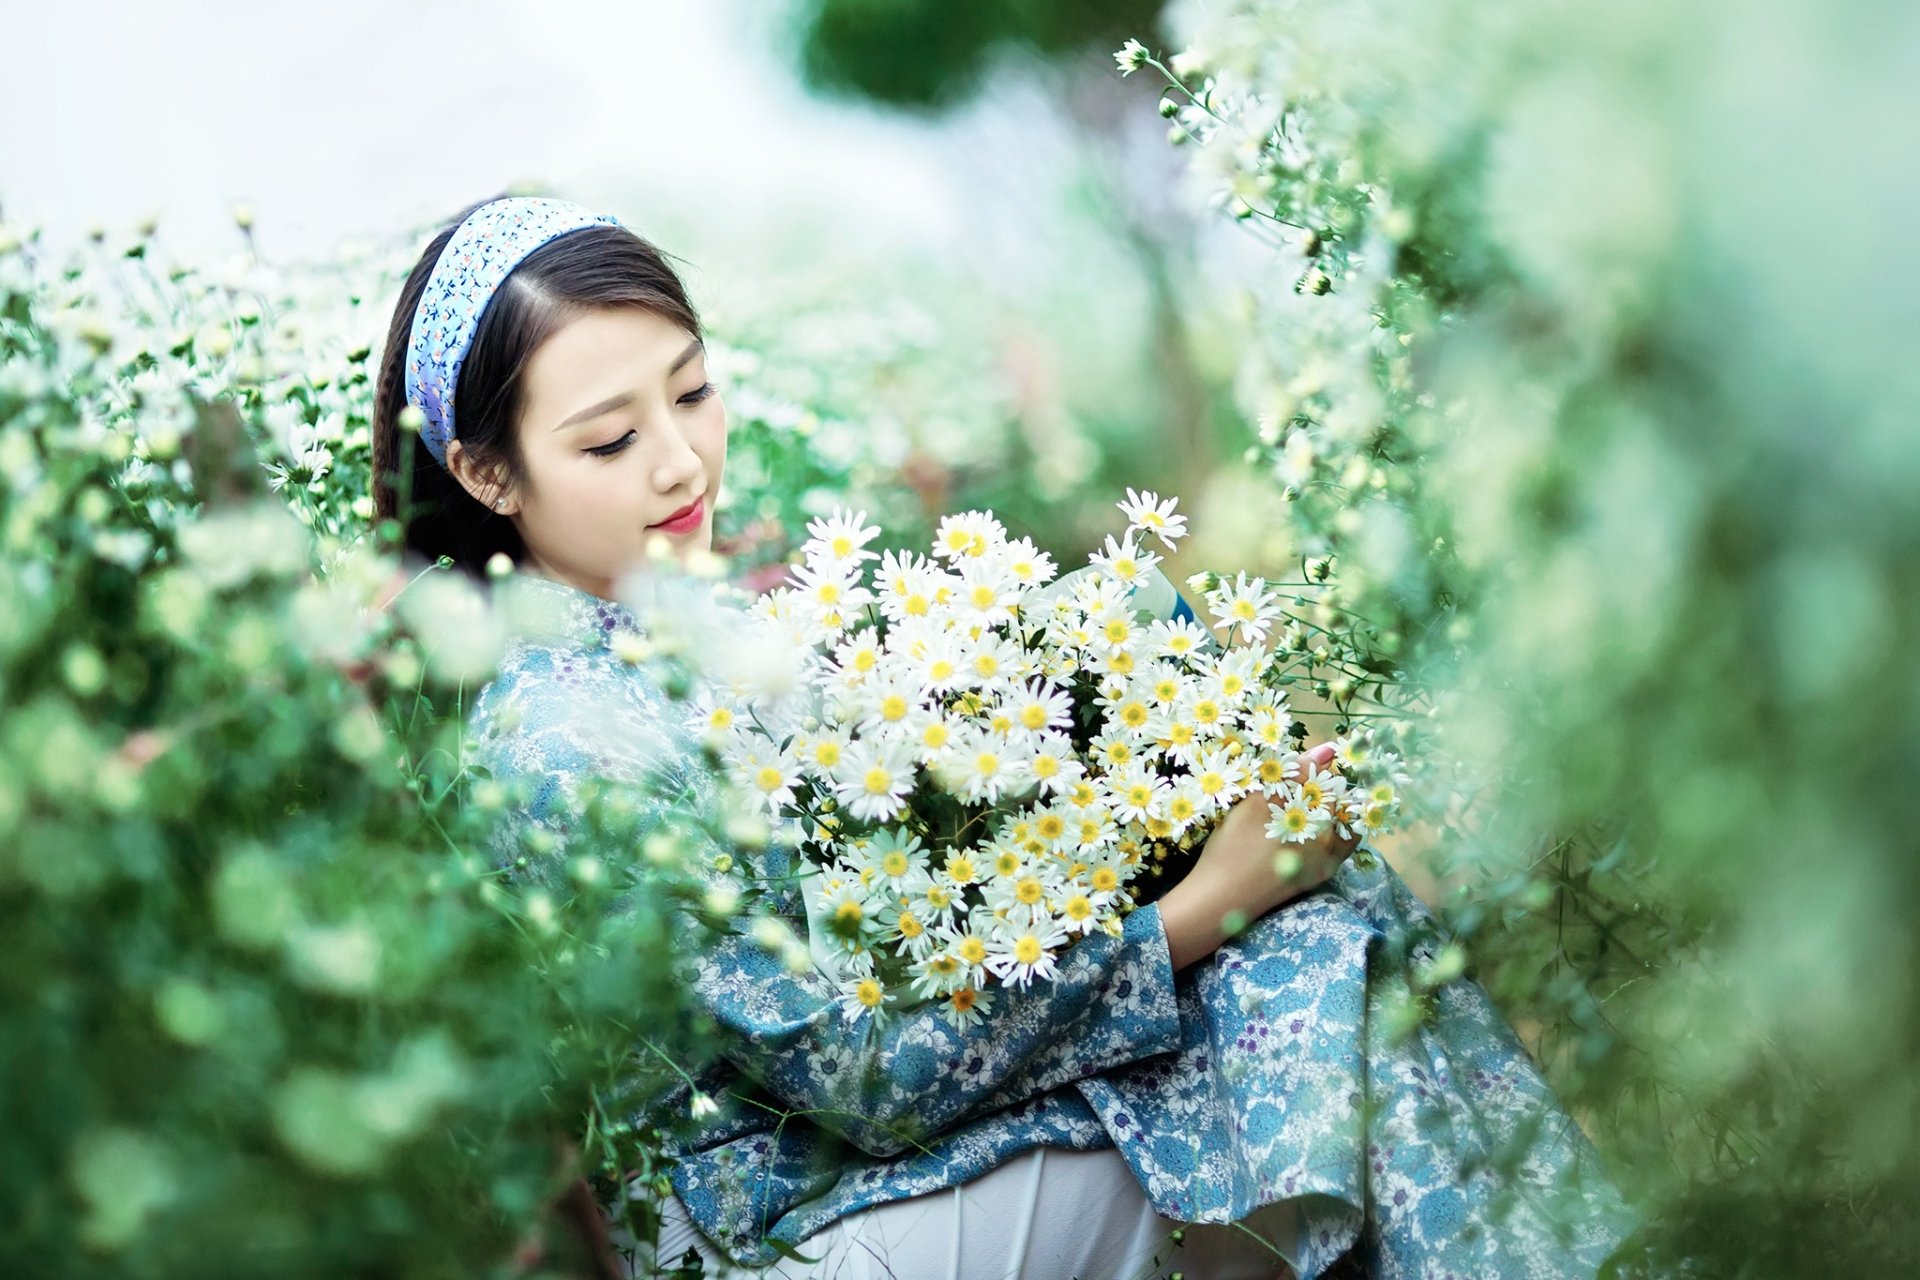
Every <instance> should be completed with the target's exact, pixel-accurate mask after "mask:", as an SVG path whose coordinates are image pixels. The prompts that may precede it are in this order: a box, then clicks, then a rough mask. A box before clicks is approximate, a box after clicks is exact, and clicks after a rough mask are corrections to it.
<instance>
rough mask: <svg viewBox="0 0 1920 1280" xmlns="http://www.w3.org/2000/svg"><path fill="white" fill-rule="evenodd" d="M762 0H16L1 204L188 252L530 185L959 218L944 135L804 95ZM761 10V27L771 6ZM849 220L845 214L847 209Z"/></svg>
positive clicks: (920, 224)
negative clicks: (239, 210) (141, 228)
mask: <svg viewBox="0 0 1920 1280" xmlns="http://www.w3.org/2000/svg"><path fill="white" fill-rule="evenodd" d="M776 7H777V6H775V5H771V4H764V3H763V4H758V5H755V4H753V0H705V2H704V3H703V2H702V0H624V2H622V0H540V2H538V3H534V2H532V0H518V2H516V0H330V2H328V3H323V4H311V3H299V4H296V3H289V2H287V0H250V2H244V0H165V2H161V3H156V2H155V0H60V2H59V3H49V2H47V0H33V2H31V3H29V2H28V0H0V31H4V32H5V33H6V43H7V45H8V46H9V48H8V55H9V56H8V58H7V74H6V76H5V77H3V78H0V118H4V119H5V120H6V121H7V125H6V127H5V129H4V132H0V216H3V217H4V218H5V219H6V220H7V221H8V222H10V223H21V222H26V223H39V224H40V225H41V226H42V227H43V228H44V233H45V235H46V236H47V238H48V239H49V240H51V241H53V242H54V243H55V244H56V245H58V244H62V243H65V242H70V241H72V240H74V239H77V238H78V237H79V236H80V235H81V234H83V233H84V231H85V229H86V227H87V226H88V225H89V224H92V223H100V224H102V225H104V226H106V227H107V228H109V229H110V230H114V231H120V230H125V229H128V228H130V227H131V226H133V225H134V224H135V223H136V222H138V221H139V220H140V219H141V218H142V217H144V216H147V215H150V214H151V215H158V216H159V217H160V220H161V233H162V238H163V239H164V241H165V242H166V243H167V244H168V245H170V246H172V247H173V248H176V249H179V250H181V251H183V252H185V253H187V254H188V255H189V256H198V255H200V254H201V253H207V252H215V251H223V250H228V249H231V248H234V247H237V241H236V239H235V234H234V232H233V229H232V222H231V217H230V210H231V208H232V206H233V205H234V204H235V203H236V202H240V201H246V202H248V203H250V204H251V205H252V206H253V207H254V209H255V212H256V217H257V220H258V227H257V234H258V236H259V239H260V243H261V247H262V250H263V252H265V253H267V254H268V255H269V256H271V257H275V258H279V259H283V260H284V259H287V258H302V257H307V256H311V255H317V254H323V253H326V252H328V251H329V250H331V249H332V248H334V247H335V246H336V245H338V244H339V243H340V242H341V241H342V240H344V239H348V238H353V237H359V236H385V235H390V234H392V233H394V232H395V231H397V230H399V229H401V228H404V227H408V226H413V225H417V224H422V223H425V222H428V221H439V220H441V219H444V218H446V217H448V216H450V215H451V214H452V213H454V212H456V211H457V210H458V209H459V208H460V207H462V206H463V205H465V204H467V203H469V202H470V201H472V200H476V199H479V198H482V197H484V196H487V195H491V194H494V193H495V192H497V191H498V190H499V189H501V188H503V187H505V186H507V185H509V184H510V183H513V182H514V181H516V180H522V179H526V180H533V181H541V182H547V183H551V184H553V185H554V186H556V187H557V188H558V189H559V190H560V192H561V193H563V194H566V195H569V196H572V197H573V198H576V199H580V200H583V201H585V202H587V203H599V204H602V205H604V206H605V207H607V208H609V209H610V210H612V211H614V212H616V213H617V214H618V215H620V216H621V217H622V219H623V220H625V221H629V222H630V223H636V222H637V223H638V224H640V225H644V221H645V215H646V214H647V213H648V211H649V210H651V209H661V210H667V209H672V210H678V211H682V212H684V211H687V210H694V211H697V213H698V214H699V216H700V217H701V218H702V220H703V222H704V223H706V225H708V226H709V227H710V228H712V229H715V230H723V231H724V230H735V229H738V230H741V231H746V230H751V229H753V228H755V227H759V228H761V229H765V228H766V227H767V226H768V225H769V221H768V220H770V219H777V220H779V225H784V226H793V225H796V224H797V223H801V222H808V221H812V220H814V218H819V219H820V220H821V221H822V222H823V223H828V222H830V223H837V224H840V225H841V226H842V227H844V228H846V230H843V231H842V232H841V234H846V235H848V236H849V238H850V242H854V243H862V242H864V243H867V244H871V245H876V246H884V245H897V246H905V245H909V244H914V243H929V242H933V243H937V242H939V241H940V240H942V239H944V238H948V237H951V236H953V235H955V234H956V232H957V231H958V229H959V228H961V227H962V226H964V225H965V218H966V214H965V211H964V208H963V206H964V204H965V203H966V197H965V195H964V192H965V190H966V187H965V184H964V182H956V181H955V178H954V176H953V170H952V168H951V166H950V165H949V164H948V163H945V162H944V161H943V159H942V157H941V155H940V150H941V143H940V138H941V137H942V135H943V133H944V132H946V131H944V130H942V129H939V128H935V127H932V126H928V125H923V124H917V123H912V122H902V121H899V120H894V119H887V118H883V117H881V116H879V115H877V114H873V113H868V112H865V111H859V110H854V109H848V108H841V107H835V106H828V105H825V104H821V103H818V102H815V101H813V100H811V99H809V98H807V97H806V96H805V95H804V94H803V93H802V92H801V90H800V89H799V88H798V87H797V85H796V84H795V83H794V81H793V78H792V76H791V74H790V73H789V72H788V71H787V70H786V69H785V68H784V67H783V66H782V65H781V64H780V63H779V62H778V61H777V60H775V59H774V58H773V57H772V56H771V55H770V54H768V53H766V52H765V51H764V49H763V48H762V47H761V38H759V37H756V36H754V35H753V34H751V33H750V32H749V31H748V29H747V28H746V26H745V25H744V23H743V19H742V17H741V15H742V14H744V13H747V12H756V13H759V14H766V15H770V11H772V10H774V9H775V8H776ZM763 20H764V19H763ZM848 219H851V220H852V222H851V224H849V223H848V221H847V220H848Z"/></svg>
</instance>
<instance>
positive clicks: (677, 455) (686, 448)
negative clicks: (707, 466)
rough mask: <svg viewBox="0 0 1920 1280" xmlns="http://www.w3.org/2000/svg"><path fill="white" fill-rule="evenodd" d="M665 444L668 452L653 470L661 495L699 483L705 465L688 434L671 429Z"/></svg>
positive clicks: (655, 482)
mask: <svg viewBox="0 0 1920 1280" xmlns="http://www.w3.org/2000/svg"><path fill="white" fill-rule="evenodd" d="M665 444H666V451H665V453H664V455H663V456H662V457H661V459H660V461H659V462H658V463H657V464H655V466H654V469H653V487H654V488H655V489H656V490H658V491H659V492H661V493H671V492H673V491H674V490H675V489H682V488H687V487H689V486H692V485H694V484H696V483H698V481H699V479H700V472H701V470H702V466H703V464H702V463H701V461H700V455H699V454H698V453H696V452H694V449H693V446H692V445H691V444H689V443H688V442H687V437H686V434H685V433H684V432H682V431H680V430H679V429H678V428H669V429H668V431H667V432H666V441H665Z"/></svg>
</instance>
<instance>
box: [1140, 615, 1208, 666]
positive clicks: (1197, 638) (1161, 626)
mask: <svg viewBox="0 0 1920 1280" xmlns="http://www.w3.org/2000/svg"><path fill="white" fill-rule="evenodd" d="M1212 639H1213V637H1212V636H1210V635H1208V634H1207V629H1206V628H1205V627H1203V626H1201V625H1200V624H1199V623H1197V622H1194V621H1193V620H1192V619H1190V618H1182V619H1180V620H1179V621H1178V622H1174V621H1170V620H1163V621H1159V622H1155V623H1154V624H1153V625H1152V626H1150V627H1148V628H1147V646H1148V648H1149V650H1150V651H1151V652H1152V653H1153V654H1154V656H1156V657H1164V658H1180V659H1191V658H1197V657H1198V656H1199V655H1200V654H1201V653H1202V652H1204V651H1205V650H1206V648H1207V645H1208V644H1209V643H1210V642H1211V641H1212Z"/></svg>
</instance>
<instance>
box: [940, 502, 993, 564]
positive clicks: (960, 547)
mask: <svg viewBox="0 0 1920 1280" xmlns="http://www.w3.org/2000/svg"><path fill="white" fill-rule="evenodd" d="M1006 540H1007V531H1006V529H1005V527H1004V526H1002V525H1001V523H1000V522H999V521H998V520H995V519H994V518H993V517H992V516H991V515H989V514H988V513H987V512H985V511H963V512H961V513H960V514H959V515H952V516H947V517H945V518H944V519H942V520H941V521H940V524H939V527H938V528H936V529H935V530H934V534H933V554H934V555H936V556H938V557H939V558H940V559H942V560H962V559H979V558H980V557H981V556H984V555H986V554H987V553H988V552H990V551H992V550H993V549H994V548H996V547H998V546H1001V545H1002V544H1004V543H1005V542H1006Z"/></svg>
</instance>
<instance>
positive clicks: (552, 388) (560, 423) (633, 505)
mask: <svg viewBox="0 0 1920 1280" xmlns="http://www.w3.org/2000/svg"><path fill="white" fill-rule="evenodd" d="M522 377H523V379H524V386H523V390H522V397H521V409H520V421H519V423H518V426H517V429H518V431H519V433H520V455H521V463H522V475H521V477H520V479H519V482H518V483H517V484H514V485H512V486H511V487H509V488H508V489H507V490H506V491H505V492H504V493H503V494H501V495H500V496H501V497H503V498H504V499H505V506H504V507H502V508H499V510H500V511H501V512H502V513H503V514H505V515H508V516H510V517H511V518H512V519H513V522H514V524H515V526H517V527H518V529H519V531H520V536H521V539H522V541H524V542H525V543H526V547H527V558H528V561H529V563H528V565H527V566H526V567H528V568H530V569H533V570H534V571H536V572H539V573H541V574H544V575H545V576H547V577H550V578H555V579H558V580H559V581H562V582H566V583H570V584H572V585H573V586H576V587H579V588H580V589H581V590H583V591H589V592H591V593H593V594H594V595H598V596H603V597H606V598H609V599H610V598H612V596H613V592H614V584H615V583H616V582H617V581H618V579H619V578H620V577H621V576H622V575H623V574H624V573H626V572H628V571H629V570H632V569H634V568H637V567H638V566H640V565H641V564H643V563H644V562H645V561H646V559H647V554H648V545H649V543H652V542H654V541H655V540H661V545H663V546H664V547H665V549H666V550H667V551H668V553H669V554H671V555H673V556H675V557H676V558H680V559H684V558H685V557H686V556H687V555H688V554H690V553H692V552H694V551H704V550H707V549H708V548H709V547H710V546H711V544H712V541H713V502H714V499H715V498H716V497H717V496H718V494H719V490H720V473H721V469H722V468H723V467H724V466H725V465H726V460H727V411H726V406H725V405H723V404H722V403H721V401H720V395H719V393H718V392H717V391H716V390H715V389H714V387H713V385H712V384H711V383H710V382H708V380H707V360H706V350H705V348H704V347H703V346H702V345H701V344H700V342H699V341H698V340H697V339H696V338H695V337H694V336H693V335H692V334H690V333H688V332H687V331H686V330H685V329H683V328H681V327H680V326H679V325H677V324H675V323H674V322H673V321H671V320H668V319H665V318H664V317H662V316H659V315H656V314H655V313H653V312H651V311H644V310H641V309H639V308H637V307H623V308H617V309H607V310H595V311H587V312H583V313H582V314H580V315H579V316H578V317H576V318H575V319H573V320H572V321H570V322H568V323H567V324H566V325H565V326H564V327H563V328H561V329H560V330H559V331H557V332H556V333H554V334H553V336H551V337H550V338H548V339H547V340H546V341H545V342H543V343H541V344H540V346H539V347H538V348H537V349H536V350H535V351H534V353H533V356H532V358H531V359H530V360H529V361H528V362H527V366H526V368H525V370H524V371H523V373H522ZM456 443H457V442H456ZM449 464H450V465H451V457H450V458H449ZM456 474H458V473H457V472H456ZM476 492H477V493H478V494H480V495H481V497H482V499H483V500H486V499H487V498H488V497H489V496H490V495H491V494H492V493H493V490H492V489H490V488H485V487H483V488H480V489H478V490H477V491H476Z"/></svg>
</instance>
